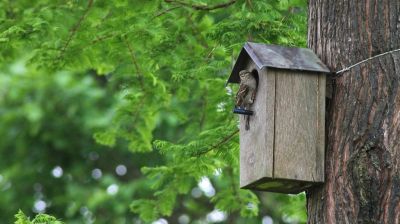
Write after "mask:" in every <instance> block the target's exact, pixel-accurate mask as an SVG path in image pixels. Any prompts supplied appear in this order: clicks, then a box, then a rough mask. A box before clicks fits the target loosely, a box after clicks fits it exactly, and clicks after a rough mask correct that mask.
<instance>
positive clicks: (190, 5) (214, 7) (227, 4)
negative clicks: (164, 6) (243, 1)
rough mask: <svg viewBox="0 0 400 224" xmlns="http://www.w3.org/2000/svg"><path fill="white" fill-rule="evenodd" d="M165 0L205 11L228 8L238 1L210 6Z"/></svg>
mask: <svg viewBox="0 0 400 224" xmlns="http://www.w3.org/2000/svg"><path fill="white" fill-rule="evenodd" d="M164 1H165V2H166V3H174V4H178V5H181V6H185V7H189V8H192V9H195V10H205V11H211V10H215V9H220V8H226V7H229V6H231V5H233V4H234V3H235V2H236V0H230V1H228V2H225V3H221V4H216V5H211V6H209V5H194V4H193V5H192V4H190V3H187V2H183V1H180V0H164Z"/></svg>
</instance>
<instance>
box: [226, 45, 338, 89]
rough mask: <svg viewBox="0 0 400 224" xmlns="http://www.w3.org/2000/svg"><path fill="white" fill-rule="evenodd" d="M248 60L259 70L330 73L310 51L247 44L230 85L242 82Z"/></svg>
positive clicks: (236, 64) (234, 70) (234, 69)
mask: <svg viewBox="0 0 400 224" xmlns="http://www.w3.org/2000/svg"><path fill="white" fill-rule="evenodd" d="M248 59H251V60H252V61H253V62H254V63H255V64H256V66H257V67H258V68H259V69H262V68H264V67H268V68H278V69H289V70H299V71H309V72H321V73H329V72H330V71H329V69H328V68H327V67H326V66H325V65H324V64H323V63H322V62H321V60H319V58H318V57H317V55H315V54H314V52H313V51H312V50H310V49H307V48H292V47H282V46H277V45H266V44H259V43H251V42H247V43H245V45H244V46H243V48H242V50H241V51H240V54H239V57H238V59H237V60H236V63H235V65H234V67H233V70H232V73H231V75H230V76H229V79H228V83H232V82H233V83H239V82H240V78H239V72H240V71H241V70H243V69H244V68H245V67H246V62H247V60H248Z"/></svg>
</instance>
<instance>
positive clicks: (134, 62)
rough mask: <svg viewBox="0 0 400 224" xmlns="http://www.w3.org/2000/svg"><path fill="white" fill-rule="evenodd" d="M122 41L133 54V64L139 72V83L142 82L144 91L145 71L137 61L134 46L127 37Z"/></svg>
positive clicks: (131, 54) (141, 85)
mask: <svg viewBox="0 0 400 224" xmlns="http://www.w3.org/2000/svg"><path fill="white" fill-rule="evenodd" d="M122 41H123V42H124V43H125V45H126V47H127V48H128V50H129V54H130V56H131V60H132V64H133V65H134V66H135V69H136V72H137V74H138V79H139V83H140V87H141V88H142V90H143V91H145V89H144V82H143V75H142V74H143V73H142V71H141V69H140V66H139V63H138V62H137V59H136V56H135V54H134V52H133V48H132V46H131V45H130V44H129V41H128V40H127V39H126V37H122Z"/></svg>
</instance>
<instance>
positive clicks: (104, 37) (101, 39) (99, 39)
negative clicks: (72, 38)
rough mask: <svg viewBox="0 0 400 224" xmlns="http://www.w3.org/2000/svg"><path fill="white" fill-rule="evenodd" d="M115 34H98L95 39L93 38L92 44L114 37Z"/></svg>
mask: <svg viewBox="0 0 400 224" xmlns="http://www.w3.org/2000/svg"><path fill="white" fill-rule="evenodd" d="M115 36H116V35H115V34H107V35H104V36H98V37H96V38H95V39H94V40H92V43H91V44H97V43H99V42H101V41H103V40H107V39H110V38H113V37H115Z"/></svg>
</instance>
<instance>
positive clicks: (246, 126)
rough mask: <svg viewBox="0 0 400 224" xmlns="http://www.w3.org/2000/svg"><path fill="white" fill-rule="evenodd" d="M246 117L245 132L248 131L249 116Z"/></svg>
mask: <svg viewBox="0 0 400 224" xmlns="http://www.w3.org/2000/svg"><path fill="white" fill-rule="evenodd" d="M245 116H246V125H245V128H246V131H248V130H249V129H250V116H249V115H245Z"/></svg>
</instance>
